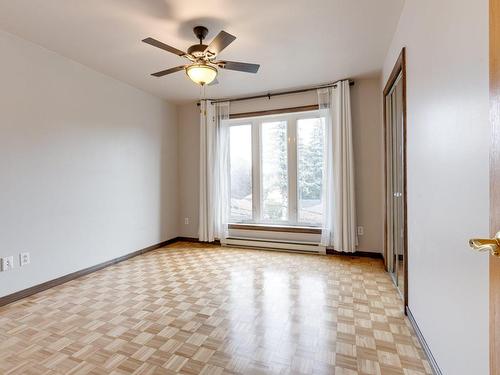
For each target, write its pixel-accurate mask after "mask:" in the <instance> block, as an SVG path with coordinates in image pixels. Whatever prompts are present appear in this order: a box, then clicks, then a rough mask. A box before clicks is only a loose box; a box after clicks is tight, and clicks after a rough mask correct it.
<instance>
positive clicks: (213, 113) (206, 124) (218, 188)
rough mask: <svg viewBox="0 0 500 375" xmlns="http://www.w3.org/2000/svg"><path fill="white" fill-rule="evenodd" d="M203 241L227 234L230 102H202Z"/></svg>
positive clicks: (201, 189)
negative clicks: (226, 122) (227, 123)
mask: <svg viewBox="0 0 500 375" xmlns="http://www.w3.org/2000/svg"><path fill="white" fill-rule="evenodd" d="M200 108H201V113H200V217H199V229H198V236H199V240H200V241H204V242H213V241H214V240H215V239H216V238H219V239H224V238H226V237H227V232H228V229H227V222H228V212H229V129H228V127H227V125H226V124H225V120H228V119H229V102H223V103H215V104H212V103H210V101H208V100H202V101H201V104H200Z"/></svg>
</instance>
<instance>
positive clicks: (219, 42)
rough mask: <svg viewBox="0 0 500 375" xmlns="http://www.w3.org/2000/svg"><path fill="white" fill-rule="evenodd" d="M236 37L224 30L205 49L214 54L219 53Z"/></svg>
mask: <svg viewBox="0 0 500 375" xmlns="http://www.w3.org/2000/svg"><path fill="white" fill-rule="evenodd" d="M235 39H236V37H235V36H234V35H231V34H229V33H226V32H225V31H224V30H222V31H221V32H220V33H219V34H217V36H216V37H215V38H214V40H212V42H211V43H210V44H209V45H208V47H207V48H206V49H205V51H206V52H210V53H212V54H214V55H218V54H219V53H221V51H222V50H223V49H224V48H226V47H227V46H228V45H230V44H231V43H232V42H233V41H234V40H235Z"/></svg>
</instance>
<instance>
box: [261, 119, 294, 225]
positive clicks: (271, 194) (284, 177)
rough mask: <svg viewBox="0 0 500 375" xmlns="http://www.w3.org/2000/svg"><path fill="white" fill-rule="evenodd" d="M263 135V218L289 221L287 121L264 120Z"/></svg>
mask: <svg viewBox="0 0 500 375" xmlns="http://www.w3.org/2000/svg"><path fill="white" fill-rule="evenodd" d="M261 138H262V151H261V154H262V166H261V168H262V181H261V184H262V217H263V219H264V220H265V221H286V220H288V160H287V123H286V121H276V122H264V123H262V130H261Z"/></svg>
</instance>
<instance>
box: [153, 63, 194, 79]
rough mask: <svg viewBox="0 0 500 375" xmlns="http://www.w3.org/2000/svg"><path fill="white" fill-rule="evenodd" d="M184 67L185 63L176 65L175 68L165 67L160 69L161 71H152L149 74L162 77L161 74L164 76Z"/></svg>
mask: <svg viewBox="0 0 500 375" xmlns="http://www.w3.org/2000/svg"><path fill="white" fill-rule="evenodd" d="M185 67H186V65H181V66H176V67H175V68H170V69H165V70H162V71H161V72H156V73H153V74H151V75H152V76H155V77H163V76H166V75H167V74H172V73H175V72H178V71H180V70H183V69H184V68H185Z"/></svg>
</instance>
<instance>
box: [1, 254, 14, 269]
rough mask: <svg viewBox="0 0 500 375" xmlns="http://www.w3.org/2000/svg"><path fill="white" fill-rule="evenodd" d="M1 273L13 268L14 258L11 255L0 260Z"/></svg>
mask: <svg viewBox="0 0 500 375" xmlns="http://www.w3.org/2000/svg"><path fill="white" fill-rule="evenodd" d="M1 259H2V261H1V263H2V264H1V266H2V271H9V270H11V269H13V268H14V257H13V256H12V255H11V256H9V257H3V258H1Z"/></svg>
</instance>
